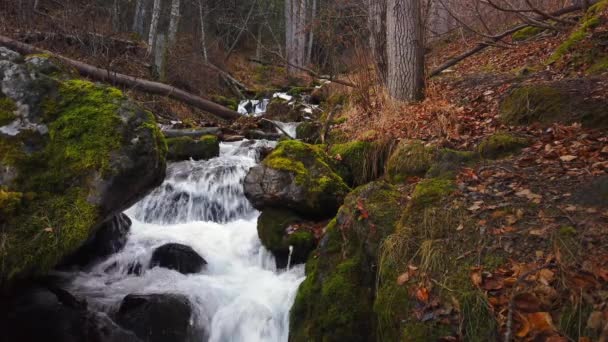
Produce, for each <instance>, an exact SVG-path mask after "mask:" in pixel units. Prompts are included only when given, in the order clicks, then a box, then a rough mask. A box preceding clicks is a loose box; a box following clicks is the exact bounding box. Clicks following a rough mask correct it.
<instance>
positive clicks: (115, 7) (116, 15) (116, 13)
mask: <svg viewBox="0 0 608 342" xmlns="http://www.w3.org/2000/svg"><path fill="white" fill-rule="evenodd" d="M112 30H113V31H114V32H118V31H120V3H119V0H114V2H113V3H112Z"/></svg>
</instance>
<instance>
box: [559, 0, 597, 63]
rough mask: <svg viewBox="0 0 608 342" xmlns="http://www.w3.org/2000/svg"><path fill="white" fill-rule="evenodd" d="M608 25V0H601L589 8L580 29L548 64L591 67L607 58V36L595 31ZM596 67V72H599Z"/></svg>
mask: <svg viewBox="0 0 608 342" xmlns="http://www.w3.org/2000/svg"><path fill="white" fill-rule="evenodd" d="M606 23H608V0H601V1H599V2H598V3H596V4H594V5H593V6H591V7H589V9H588V10H587V13H585V15H584V16H583V17H582V18H581V20H580V23H579V25H578V27H577V28H576V29H575V30H574V31H572V33H571V34H570V36H569V37H568V38H567V39H566V40H565V41H564V42H563V43H562V44H560V45H559V46H558V47H557V49H555V51H554V52H553V54H552V55H551V57H550V58H549V60H548V61H547V64H554V63H562V64H563V63H570V64H573V65H574V66H585V65H587V66H591V65H594V64H597V63H599V66H601V64H602V61H601V60H602V59H604V61H605V58H606V50H605V46H604V41H605V39H606V36H605V35H604V33H602V32H601V31H600V32H599V33H598V34H596V33H595V29H596V28H598V27H602V26H604V25H606ZM599 66H596V67H595V68H596V69H595V71H596V72H597V68H599Z"/></svg>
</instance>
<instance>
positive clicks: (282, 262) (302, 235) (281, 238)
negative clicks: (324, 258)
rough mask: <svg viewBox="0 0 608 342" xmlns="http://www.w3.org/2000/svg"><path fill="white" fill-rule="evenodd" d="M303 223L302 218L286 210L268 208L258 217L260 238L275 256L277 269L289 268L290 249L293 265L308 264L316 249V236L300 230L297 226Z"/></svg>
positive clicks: (305, 230)
mask: <svg viewBox="0 0 608 342" xmlns="http://www.w3.org/2000/svg"><path fill="white" fill-rule="evenodd" d="M302 222H304V220H303V219H302V218H301V217H299V216H298V215H297V214H295V213H294V212H292V211H290V210H285V209H274V208H268V209H265V210H264V211H263V212H262V214H260V216H259V217H258V236H259V237H260V240H261V241H262V245H264V247H266V248H267V249H268V250H269V251H271V252H272V254H273V255H274V257H275V261H276V265H277V268H285V267H286V266H287V263H288V259H289V253H290V247H291V249H292V252H291V264H292V265H295V264H301V263H303V262H306V259H307V258H308V255H309V254H310V252H311V251H312V250H313V249H315V246H316V240H315V237H314V234H313V233H312V232H311V231H309V230H307V229H305V228H301V229H298V228H299V227H298V226H297V225H298V224H299V223H302Z"/></svg>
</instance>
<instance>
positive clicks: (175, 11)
mask: <svg viewBox="0 0 608 342" xmlns="http://www.w3.org/2000/svg"><path fill="white" fill-rule="evenodd" d="M179 6H180V0H172V1H171V18H170V20H169V36H168V37H167V49H171V48H172V47H173V45H174V44H175V39H176V37H177V29H178V28H179V18H180V14H179Z"/></svg>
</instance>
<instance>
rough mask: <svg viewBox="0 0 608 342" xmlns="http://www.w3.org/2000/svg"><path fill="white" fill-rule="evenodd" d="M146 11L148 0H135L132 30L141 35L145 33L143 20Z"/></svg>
mask: <svg viewBox="0 0 608 342" xmlns="http://www.w3.org/2000/svg"><path fill="white" fill-rule="evenodd" d="M147 11H148V0H137V2H136V3H135V15H134V16H133V27H132V30H133V32H136V33H138V34H139V35H140V36H142V37H143V35H144V34H145V28H144V22H145V20H146V14H147Z"/></svg>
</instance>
